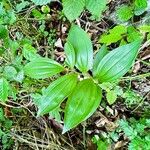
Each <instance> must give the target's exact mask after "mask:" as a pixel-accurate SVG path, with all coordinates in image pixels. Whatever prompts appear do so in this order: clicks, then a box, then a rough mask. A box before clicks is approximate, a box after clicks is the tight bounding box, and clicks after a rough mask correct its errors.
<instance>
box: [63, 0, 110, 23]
mask: <svg viewBox="0 0 150 150" xmlns="http://www.w3.org/2000/svg"><path fill="white" fill-rule="evenodd" d="M106 4H107V0H94V1H93V0H78V1H74V0H73V1H71V0H63V7H64V9H63V12H64V14H65V15H66V17H67V18H68V19H69V20H70V21H73V20H75V19H76V18H77V17H78V16H79V15H80V14H81V12H82V11H83V10H84V7H85V8H86V9H87V10H89V11H90V12H91V14H92V15H93V16H94V17H95V18H96V19H97V20H98V19H99V18H100V17H101V14H102V12H103V11H104V10H105V8H106Z"/></svg>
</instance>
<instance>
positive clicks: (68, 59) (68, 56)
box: [64, 41, 76, 69]
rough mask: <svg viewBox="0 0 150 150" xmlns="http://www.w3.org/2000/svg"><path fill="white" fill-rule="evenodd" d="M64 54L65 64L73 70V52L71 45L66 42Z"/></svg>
mask: <svg viewBox="0 0 150 150" xmlns="http://www.w3.org/2000/svg"><path fill="white" fill-rule="evenodd" d="M64 49H65V54H66V63H67V64H68V65H69V66H70V67H71V69H73V67H74V65H75V61H76V60H75V51H74V48H73V46H72V45H71V43H70V42H69V41H68V42H67V43H66V44H65V47H64Z"/></svg>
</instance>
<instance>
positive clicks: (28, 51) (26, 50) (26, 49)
mask: <svg viewBox="0 0 150 150" xmlns="http://www.w3.org/2000/svg"><path fill="white" fill-rule="evenodd" d="M23 56H24V57H25V58H26V59H27V60H30V61H32V60H33V59H35V58H38V57H40V56H39V55H38V54H37V51H36V49H35V48H34V47H32V46H31V45H30V44H25V45H24V46H23Z"/></svg>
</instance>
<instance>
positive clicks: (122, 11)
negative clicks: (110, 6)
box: [116, 5, 133, 22]
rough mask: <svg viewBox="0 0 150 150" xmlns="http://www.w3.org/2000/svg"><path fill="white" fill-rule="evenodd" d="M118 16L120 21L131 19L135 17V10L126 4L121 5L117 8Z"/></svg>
mask: <svg viewBox="0 0 150 150" xmlns="http://www.w3.org/2000/svg"><path fill="white" fill-rule="evenodd" d="M116 13H117V17H118V19H119V20H120V21H123V22H124V21H128V20H129V19H131V18H132V17H133V11H132V8H131V7H129V6H126V5H123V6H121V7H120V8H119V9H118V10H117V12H116Z"/></svg>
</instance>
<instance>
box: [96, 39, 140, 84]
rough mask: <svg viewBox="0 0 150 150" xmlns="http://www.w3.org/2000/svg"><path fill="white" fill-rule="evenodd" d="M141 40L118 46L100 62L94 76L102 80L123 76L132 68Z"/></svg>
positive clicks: (111, 79)
mask: <svg viewBox="0 0 150 150" xmlns="http://www.w3.org/2000/svg"><path fill="white" fill-rule="evenodd" d="M140 43H141V40H137V41H134V42H132V43H130V44H127V45H124V46H121V47H119V48H116V49H115V50H113V51H111V52H110V53H109V54H107V55H106V56H105V57H104V58H103V59H102V60H101V62H100V63H99V65H98V67H97V70H96V71H95V72H94V76H95V77H97V78H98V79H99V81H100V82H110V81H113V80H116V79H118V78H120V77H122V76H123V75H124V74H125V73H127V71H128V70H129V69H130V68H131V66H132V64H133V62H134V60H135V58H136V56H137V53H138V50H139V47H140Z"/></svg>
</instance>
